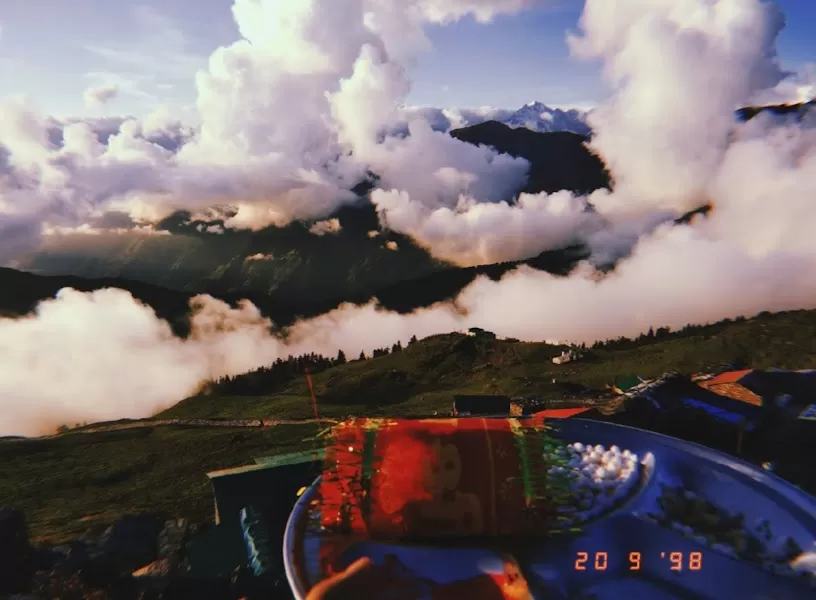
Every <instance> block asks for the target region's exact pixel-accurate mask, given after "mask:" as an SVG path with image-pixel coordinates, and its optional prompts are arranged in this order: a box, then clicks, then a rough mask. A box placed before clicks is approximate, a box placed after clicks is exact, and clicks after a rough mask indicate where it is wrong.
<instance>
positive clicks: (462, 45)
mask: <svg viewBox="0 0 816 600" xmlns="http://www.w3.org/2000/svg"><path fill="white" fill-rule="evenodd" d="M777 3H778V4H779V5H780V6H781V8H782V10H783V12H784V13H785V14H786V16H787V20H788V25H787V27H786V29H785V30H784V31H783V33H782V34H781V36H780V39H779V50H780V54H781V56H782V59H783V63H784V65H785V66H786V67H787V68H789V69H798V68H801V67H802V66H804V65H805V64H806V63H808V62H813V61H816V38H814V36H813V35H812V32H813V24H814V23H816V2H814V1H812V0H778V2H777ZM230 5H231V0H152V2H151V1H150V0H146V1H145V2H141V3H133V2H128V3H126V2H111V1H110V0H73V1H72V2H70V3H68V2H65V1H64V0H28V1H27V2H25V3H22V2H4V3H2V5H0V27H1V28H2V32H0V96H6V95H9V94H19V93H26V94H30V95H31V96H32V97H33V98H34V100H35V101H36V102H37V104H38V105H39V106H40V107H41V108H42V109H43V110H45V111H47V112H50V113H53V114H57V115H69V114H70V115H74V114H76V115H79V114H88V111H89V109H88V108H86V106H85V104H84V101H83V91H84V90H85V89H86V88H87V87H89V86H90V85H101V84H111V83H112V84H117V85H118V86H119V90H120V93H119V96H118V97H117V98H115V99H114V100H113V101H112V102H111V103H110V104H109V105H107V106H104V107H100V108H96V109H93V112H94V114H121V113H130V114H140V113H144V112H146V111H148V110H150V108H152V107H153V106H155V105H156V104H157V103H169V104H174V105H179V106H185V105H186V106H189V105H191V104H192V102H193V100H194V97H195V96H194V87H193V85H194V74H195V71H196V70H197V69H198V68H201V67H204V66H205V65H206V60H207V57H208V56H209V54H210V53H211V52H212V51H213V50H214V49H215V48H216V47H218V46H219V45H226V44H229V43H231V42H232V41H234V40H235V39H236V38H237V31H236V28H235V25H234V23H233V21H232V16H231V13H230ZM582 7H583V1H582V0H560V2H558V3H557V4H555V5H554V6H545V7H540V8H534V9H531V10H528V11H525V12H523V13H521V14H519V15H517V16H512V17H501V18H499V19H497V20H496V21H495V22H494V23H492V24H489V25H482V24H478V23H476V22H474V21H473V20H471V19H466V20H463V21H461V22H459V23H456V24H453V25H448V26H444V27H443V26H439V27H431V28H429V30H428V36H429V38H430V39H431V41H432V43H433V46H434V49H433V50H432V51H431V52H429V53H427V54H424V55H423V56H422V57H421V58H420V60H419V61H418V64H417V65H416V66H415V67H413V68H412V79H413V82H414V87H413V91H412V93H411V96H410V97H409V101H410V102H411V103H415V104H427V105H436V106H460V107H468V106H484V105H491V106H498V107H508V108H509V107H517V106H519V105H521V104H523V103H525V102H528V101H531V100H541V101H543V102H545V103H548V104H551V105H555V106H586V105H591V104H594V103H596V102H598V101H599V100H601V99H602V98H603V97H604V94H605V88H604V87H603V84H602V82H601V81H600V77H599V74H598V66H597V65H594V64H585V63H581V62H579V61H576V60H574V59H572V58H571V57H570V56H569V52H568V50H567V47H566V44H565V42H564V36H565V32H566V31H568V30H575V29H576V27H577V23H578V18H579V15H580V13H581V10H582Z"/></svg>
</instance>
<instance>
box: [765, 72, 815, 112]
mask: <svg viewBox="0 0 816 600" xmlns="http://www.w3.org/2000/svg"><path fill="white" fill-rule="evenodd" d="M811 100H816V63H808V64H806V65H804V66H803V67H802V68H801V69H799V70H798V71H796V72H793V73H790V74H788V76H787V77H785V78H784V79H783V80H782V81H780V82H779V83H778V84H777V85H776V86H775V87H773V88H771V89H767V90H762V91H761V92H759V93H757V94H756V96H754V98H753V100H752V102H751V103H752V104H754V105H759V106H762V105H766V104H798V103H800V102H810V101H811Z"/></svg>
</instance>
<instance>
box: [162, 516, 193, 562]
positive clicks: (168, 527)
mask: <svg viewBox="0 0 816 600" xmlns="http://www.w3.org/2000/svg"><path fill="white" fill-rule="evenodd" d="M189 532H190V523H189V521H188V520H187V519H183V518H181V519H172V520H170V521H165V523H164V527H163V528H162V530H161V532H160V533H159V537H158V558H159V559H162V558H170V557H177V556H180V555H181V552H182V550H183V548H184V543H185V542H186V541H187V536H188V534H189Z"/></svg>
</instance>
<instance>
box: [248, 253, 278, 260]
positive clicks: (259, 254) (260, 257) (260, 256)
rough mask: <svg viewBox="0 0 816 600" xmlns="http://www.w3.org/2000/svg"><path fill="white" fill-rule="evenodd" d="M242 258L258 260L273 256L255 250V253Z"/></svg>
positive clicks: (268, 258) (272, 257)
mask: <svg viewBox="0 0 816 600" xmlns="http://www.w3.org/2000/svg"><path fill="white" fill-rule="evenodd" d="M244 260H245V261H246V262H253V261H258V260H275V257H274V256H273V255H272V254H263V253H261V252H257V253H255V254H252V255H250V256H247V257H246V258H245V259H244Z"/></svg>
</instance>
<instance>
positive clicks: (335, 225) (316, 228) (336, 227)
mask: <svg viewBox="0 0 816 600" xmlns="http://www.w3.org/2000/svg"><path fill="white" fill-rule="evenodd" d="M338 231H340V220H339V219H326V220H325V221H317V222H316V223H314V224H313V225H312V226H311V227H309V233H311V234H312V235H317V236H321V235H326V234H330V233H337V232H338Z"/></svg>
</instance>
